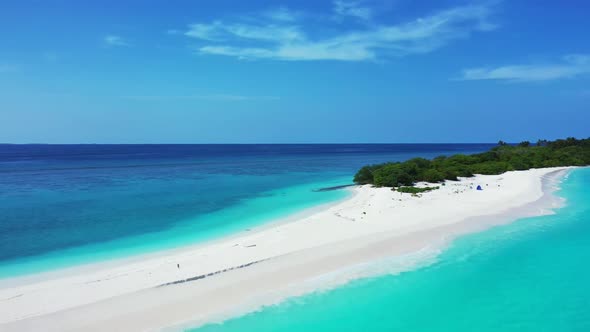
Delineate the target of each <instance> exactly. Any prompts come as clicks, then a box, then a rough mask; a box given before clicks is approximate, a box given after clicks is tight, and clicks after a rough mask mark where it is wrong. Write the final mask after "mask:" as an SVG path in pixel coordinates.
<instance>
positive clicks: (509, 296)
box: [193, 168, 590, 332]
mask: <svg viewBox="0 0 590 332" xmlns="http://www.w3.org/2000/svg"><path fill="white" fill-rule="evenodd" d="M588 188H590V169H588V168H585V169H579V170H575V171H573V172H572V173H571V175H570V176H569V178H567V179H566V180H565V181H564V183H563V184H562V190H561V191H560V192H559V193H558V194H559V195H560V196H562V197H565V198H566V199H567V205H566V206H565V207H564V208H561V209H559V210H557V214H555V215H549V216H542V217H535V218H527V219H522V220H519V221H517V222H515V223H512V224H509V225H505V226H499V227H495V228H493V229H491V230H488V231H485V232H481V233H477V234H472V235H468V236H464V237H462V238H460V239H458V240H456V241H455V242H454V243H453V244H452V245H451V247H450V248H448V249H447V250H446V251H444V252H443V253H442V254H441V255H440V256H439V257H438V258H437V260H436V261H435V262H434V263H432V264H430V265H428V266H426V267H422V268H419V269H417V270H413V271H409V272H404V273H401V274H398V275H386V276H379V277H373V278H368V279H363V280H356V281H354V282H351V283H349V284H347V285H345V286H342V287H339V288H336V289H333V290H330V291H323V292H317V293H314V294H310V295H307V296H303V297H299V298H293V299H291V300H288V301H286V302H284V303H282V304H279V305H276V306H269V307H266V308H263V309H262V310H260V311H258V312H254V313H250V314H247V315H245V316H242V317H239V318H234V319H231V320H227V321H225V322H223V323H222V324H211V325H207V326H204V327H202V328H200V329H194V330H193V331H199V332H210V331H222V332H230V331H257V332H261V331H590V264H588V262H590V190H589V189H588Z"/></svg>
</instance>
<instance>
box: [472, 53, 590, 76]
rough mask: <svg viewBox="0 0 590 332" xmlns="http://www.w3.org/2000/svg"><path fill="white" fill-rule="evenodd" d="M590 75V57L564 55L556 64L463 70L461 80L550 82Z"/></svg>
mask: <svg viewBox="0 0 590 332" xmlns="http://www.w3.org/2000/svg"><path fill="white" fill-rule="evenodd" d="M586 74H590V55H585V54H576V55H566V56H564V57H562V58H561V60H560V61H559V62H557V63H550V64H547V63H546V64H529V65H511V66H501V67H495V68H493V67H492V68H490V67H481V68H471V69H465V70H463V73H462V76H461V79H462V80H503V81H513V82H533V81H550V80H557V79H564V78H573V77H577V76H581V75H586Z"/></svg>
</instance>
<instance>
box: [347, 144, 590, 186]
mask: <svg viewBox="0 0 590 332" xmlns="http://www.w3.org/2000/svg"><path fill="white" fill-rule="evenodd" d="M586 165H590V138H588V139H575V138H573V137H569V138H567V139H559V140H555V141H547V140H539V141H538V142H537V143H536V144H531V143H530V142H528V141H525V142H521V143H520V144H518V145H509V144H507V143H505V142H503V141H500V142H498V146H496V147H494V148H492V149H491V150H490V151H487V152H483V153H477V154H472V155H464V154H456V155H453V156H450V157H446V156H440V157H436V158H434V159H432V160H428V159H424V158H414V159H410V160H407V161H404V162H389V163H384V164H378V165H369V166H364V167H363V168H361V169H360V170H359V171H358V172H357V173H356V175H355V176H354V182H355V183H357V184H374V185H376V186H381V187H398V186H412V185H414V183H416V182H421V181H425V182H431V183H436V182H442V181H444V180H457V178H458V177H471V176H473V175H474V174H502V173H504V172H506V171H513V170H527V169H531V168H543V167H556V166H586Z"/></svg>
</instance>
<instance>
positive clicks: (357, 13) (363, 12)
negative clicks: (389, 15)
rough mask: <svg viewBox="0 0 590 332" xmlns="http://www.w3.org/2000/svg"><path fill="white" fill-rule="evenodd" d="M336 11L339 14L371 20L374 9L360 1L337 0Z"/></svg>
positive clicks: (335, 3)
mask: <svg viewBox="0 0 590 332" xmlns="http://www.w3.org/2000/svg"><path fill="white" fill-rule="evenodd" d="M333 4H334V13H335V14H336V15H339V16H350V17H355V18H358V19H361V20H370V19H371V17H372V16H373V10H372V9H371V8H369V7H365V6H362V5H361V2H360V1H345V0H335V1H334V2H333Z"/></svg>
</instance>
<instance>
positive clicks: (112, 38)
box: [103, 35, 130, 47]
mask: <svg viewBox="0 0 590 332" xmlns="http://www.w3.org/2000/svg"><path fill="white" fill-rule="evenodd" d="M103 41H104V43H105V44H106V45H107V46H112V47H117V46H130V45H129V43H128V42H127V41H126V40H125V39H123V38H122V37H121V36H116V35H107V36H105V37H104V38H103Z"/></svg>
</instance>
